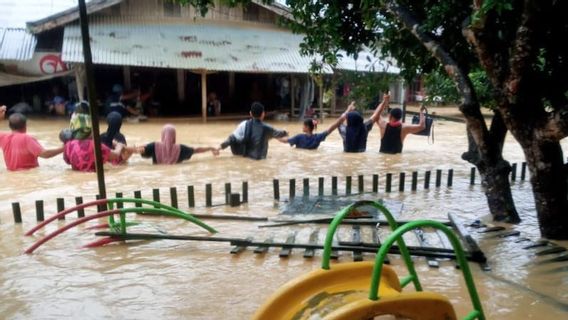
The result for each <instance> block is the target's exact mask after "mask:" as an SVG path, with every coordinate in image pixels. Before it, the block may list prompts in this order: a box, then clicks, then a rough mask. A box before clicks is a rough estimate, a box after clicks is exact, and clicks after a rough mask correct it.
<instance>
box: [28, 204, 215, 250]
mask: <svg viewBox="0 0 568 320" xmlns="http://www.w3.org/2000/svg"><path fill="white" fill-rule="evenodd" d="M124 203H134V204H136V205H137V206H139V207H134V208H116V209H114V206H115V205H119V204H120V205H121V206H122V205H123V204H124ZM144 204H146V205H151V206H152V207H143V206H142V205H144ZM93 206H98V207H99V208H100V207H101V206H105V207H106V209H107V210H103V211H101V212H97V213H95V214H92V215H89V216H85V217H82V218H80V219H77V220H75V221H73V222H71V223H69V224H67V225H65V226H63V227H61V228H59V229H57V230H55V231H53V232H51V233H49V234H48V235H46V236H44V237H42V238H41V239H39V240H38V241H36V242H35V243H34V244H33V245H32V246H31V247H29V248H28V249H27V250H26V251H25V253H28V254H29V253H33V252H34V251H35V250H36V249H37V248H38V247H39V246H41V245H42V244H44V243H46V242H47V241H49V240H51V239H53V238H54V237H56V236H57V235H59V234H61V233H63V232H65V231H67V230H69V229H71V228H73V227H75V226H78V225H80V224H82V223H84V222H87V221H90V220H93V219H97V218H103V217H108V223H105V224H100V225H97V226H95V227H94V228H109V229H111V230H112V231H114V232H115V233H118V234H126V228H127V227H128V226H132V225H135V224H137V223H136V222H128V221H126V214H127V213H151V214H156V215H165V216H171V217H176V218H180V219H183V220H187V221H190V222H192V223H194V224H196V225H198V226H199V227H201V228H203V229H205V230H207V231H209V232H210V233H217V231H216V230H215V229H214V228H213V227H211V226H209V225H207V224H205V223H204V222H203V221H201V220H199V219H197V218H195V217H193V216H192V215H191V214H189V213H186V212H183V211H181V210H179V209H176V208H174V207H170V206H167V205H164V204H162V203H159V202H156V201H151V200H145V199H130V198H113V199H100V200H96V201H92V202H88V203H84V204H81V205H78V206H75V207H72V208H69V209H66V210H63V211H60V212H58V213H56V214H54V215H53V216H51V217H49V218H48V219H46V220H45V221H43V222H42V223H40V224H38V225H37V226H35V227H34V228H32V229H31V230H29V231H28V232H27V233H26V236H31V235H33V234H34V233H35V232H36V231H38V230H40V229H41V228H43V227H45V226H46V225H48V224H49V223H51V222H53V221H55V220H57V219H59V218H62V217H64V216H65V215H67V214H69V213H71V212H74V211H77V210H80V209H84V208H88V207H93ZM115 215H118V217H119V220H118V222H117V221H116V220H115ZM114 241H121V240H120V239H117V238H112V237H107V238H103V239H99V240H97V241H95V242H93V243H90V244H87V245H86V246H87V247H95V246H101V245H105V244H108V243H110V242H114Z"/></svg>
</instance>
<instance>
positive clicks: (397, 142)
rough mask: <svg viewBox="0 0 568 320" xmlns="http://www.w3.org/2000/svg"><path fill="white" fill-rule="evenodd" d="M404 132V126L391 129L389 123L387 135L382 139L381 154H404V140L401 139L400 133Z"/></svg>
mask: <svg viewBox="0 0 568 320" xmlns="http://www.w3.org/2000/svg"><path fill="white" fill-rule="evenodd" d="M401 131H402V125H400V126H397V127H391V125H390V124H388V123H387V127H386V128H385V134H384V135H383V137H382V138H381V148H380V150H379V152H382V153H391V154H395V153H401V152H402V139H401V138H400V132H401Z"/></svg>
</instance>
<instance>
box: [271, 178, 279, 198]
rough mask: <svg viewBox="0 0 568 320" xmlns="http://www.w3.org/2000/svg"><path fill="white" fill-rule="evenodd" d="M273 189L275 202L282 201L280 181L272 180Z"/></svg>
mask: <svg viewBox="0 0 568 320" xmlns="http://www.w3.org/2000/svg"><path fill="white" fill-rule="evenodd" d="M272 188H273V189H274V200H280V181H279V180H278V179H273V180H272Z"/></svg>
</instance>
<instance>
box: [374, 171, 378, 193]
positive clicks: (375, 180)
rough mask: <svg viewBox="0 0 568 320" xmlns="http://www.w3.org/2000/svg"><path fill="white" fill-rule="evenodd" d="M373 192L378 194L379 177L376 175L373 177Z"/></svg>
mask: <svg viewBox="0 0 568 320" xmlns="http://www.w3.org/2000/svg"><path fill="white" fill-rule="evenodd" d="M373 192H374V193H379V175H378V174H374V175H373Z"/></svg>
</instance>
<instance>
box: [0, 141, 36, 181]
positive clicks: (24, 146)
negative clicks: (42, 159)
mask: <svg viewBox="0 0 568 320" xmlns="http://www.w3.org/2000/svg"><path fill="white" fill-rule="evenodd" d="M0 148H2V151H3V152H4V161H5V162H6V168H8V170H11V171H14V170H25V169H31V168H35V167H38V166H39V164H38V162H37V157H38V156H39V155H40V154H41V153H42V152H43V150H44V149H43V147H42V146H41V145H40V144H39V142H37V140H36V139H35V138H34V137H32V136H29V135H27V134H26V133H22V132H10V133H7V132H0Z"/></svg>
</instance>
